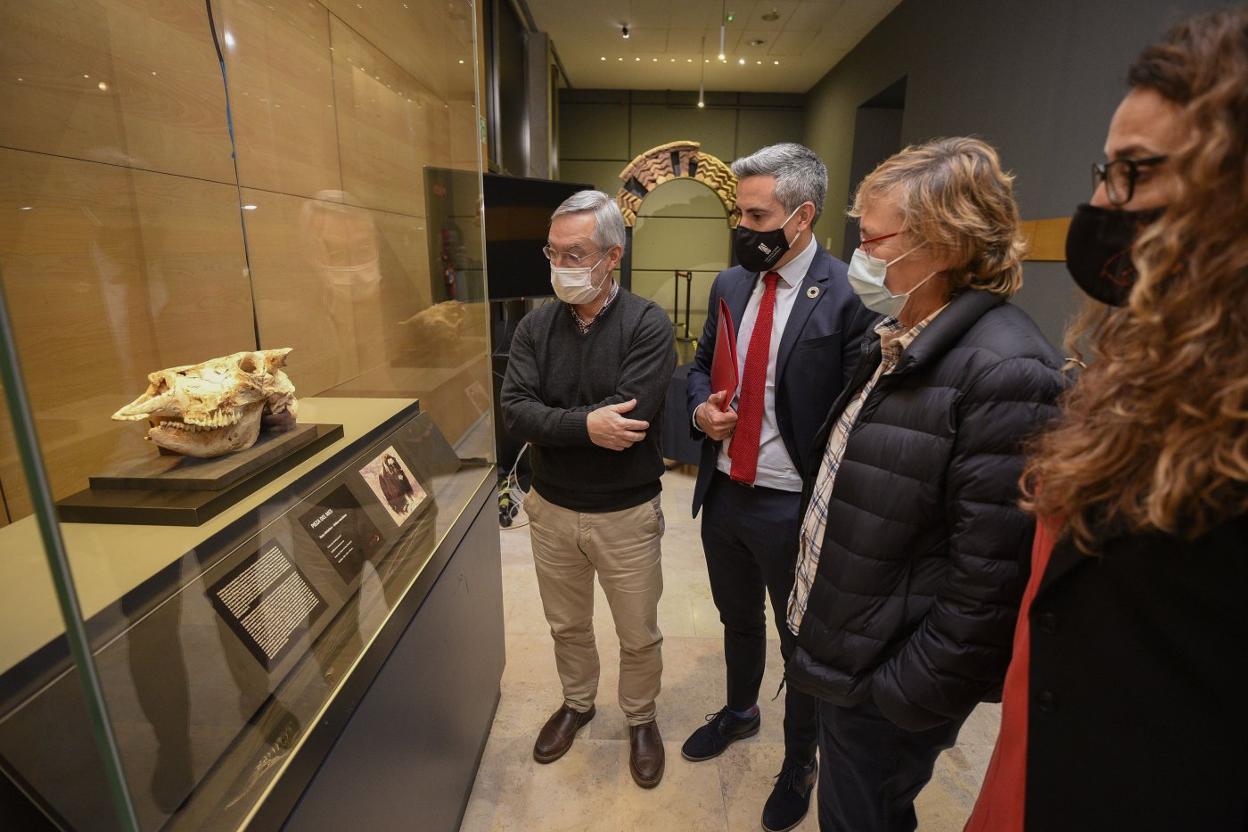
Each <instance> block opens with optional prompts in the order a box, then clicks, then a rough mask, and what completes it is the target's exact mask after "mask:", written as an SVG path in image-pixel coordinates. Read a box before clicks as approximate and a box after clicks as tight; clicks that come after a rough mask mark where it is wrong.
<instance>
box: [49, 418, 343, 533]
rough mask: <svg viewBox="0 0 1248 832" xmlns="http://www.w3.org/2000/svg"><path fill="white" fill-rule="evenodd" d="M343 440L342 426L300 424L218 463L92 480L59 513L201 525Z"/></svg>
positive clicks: (145, 468) (134, 469) (150, 462)
mask: <svg viewBox="0 0 1248 832" xmlns="http://www.w3.org/2000/svg"><path fill="white" fill-rule="evenodd" d="M342 437H343V432H342V425H300V426H299V427H297V428H296V429H295V430H292V431H289V432H287V433H283V434H271V435H269V436H265V437H262V438H261V440H260V441H258V442H257V443H256V444H255V445H253V446H252V447H251V448H248V449H247V450H246V451H240V452H239V453H237V454H231V455H230V456H225V457H219V458H217V459H205V460H191V459H187V458H186V457H173V456H159V457H155V458H150V459H146V460H143V461H141V462H138V463H135V464H134V465H132V466H129V467H126V468H124V469H121V470H118V471H114V472H110V473H108V474H103V475H100V476H95V477H91V479H90V482H91V487H90V488H87V489H84V490H82V491H79V492H78V493H77V494H71V495H70V496H68V497H66V498H65V499H63V500H61V501H60V502H58V503H57V504H56V508H57V514H58V515H59V517H60V519H61V521H62V522H64V523H126V524H130V523H133V524H139V525H149V526H199V525H201V524H203V523H204V522H205V521H207V520H209V519H210V518H212V517H215V516H216V515H218V514H220V513H221V512H222V511H225V510H226V509H227V508H229V507H230V506H232V505H235V504H237V503H238V501H239V500H241V499H242V498H243V497H246V496H247V495H248V494H250V493H252V492H253V491H255V490H256V489H257V488H260V487H261V486H262V485H264V484H265V483H267V482H270V481H271V480H273V479H274V478H275V477H278V476H280V475H281V474H283V473H285V472H286V471H289V470H290V469H291V468H293V467H294V466H295V465H298V464H299V463H300V462H302V461H303V460H305V459H307V458H308V457H310V456H312V455H313V454H315V453H316V452H317V451H319V450H321V449H322V448H324V447H326V446H328V445H330V444H332V443H334V442H336V441H338V440H339V439H341V438H342Z"/></svg>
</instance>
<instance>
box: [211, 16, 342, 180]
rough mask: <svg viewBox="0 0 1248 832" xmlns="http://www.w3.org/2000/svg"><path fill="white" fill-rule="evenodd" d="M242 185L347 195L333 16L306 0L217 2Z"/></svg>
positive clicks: (239, 176)
mask: <svg viewBox="0 0 1248 832" xmlns="http://www.w3.org/2000/svg"><path fill="white" fill-rule="evenodd" d="M214 6H215V8H216V9H217V12H216V16H217V22H218V27H219V28H220V29H221V30H222V31H223V32H224V31H228V32H230V39H229V43H228V44H227V45H226V48H225V58H226V67H227V69H228V73H229V79H230V110H231V112H232V114H233V121H234V137H235V141H236V142H237V143H238V178H239V181H240V184H242V185H244V186H246V187H252V188H263V189H265V190H269V191H278V192H281V193H288V194H298V195H300V196H316V195H317V194H318V193H322V192H324V191H328V190H340V189H341V188H342V177H341V174H340V172H339V167H338V129H337V124H336V121H337V119H336V114H335V112H334V83H333V66H332V54H333V53H332V52H331V51H330V49H329V13H328V12H327V11H326V10H325V7H324V6H321V5H320V4H317V3H310V2H308V1H307V0H273V2H266V3H262V2H258V0H216V2H215V3H214Z"/></svg>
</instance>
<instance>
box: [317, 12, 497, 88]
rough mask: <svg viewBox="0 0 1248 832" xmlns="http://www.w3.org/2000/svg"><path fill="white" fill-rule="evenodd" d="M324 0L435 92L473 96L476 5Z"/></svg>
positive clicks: (339, 15) (352, 26)
mask: <svg viewBox="0 0 1248 832" xmlns="http://www.w3.org/2000/svg"><path fill="white" fill-rule="evenodd" d="M322 2H323V3H324V5H325V6H326V7H327V8H328V9H329V10H330V12H332V13H333V14H334V15H335V16H336V17H338V18H339V19H340V20H341V21H342V22H343V23H345V24H346V25H347V26H349V27H350V28H351V29H352V30H354V31H355V32H356V33H358V35H359V36H360V37H361V38H362V39H364V40H366V41H368V42H369V43H370V44H372V46H373V48H374V49H376V50H378V51H379V52H382V53H384V54H385V55H386V56H388V57H389V58H390V59H392V60H393V61H395V62H396V63H397V64H398V65H399V67H401V68H402V70H403V71H404V73H406V74H407V75H408V76H410V77H411V78H413V79H414V80H415V81H416V82H417V83H419V84H420V85H422V86H423V87H424V88H425V89H427V90H429V91H430V92H431V93H433V94H434V95H436V96H438V97H439V98H441V99H443V100H449V99H459V100H471V99H472V85H473V80H474V79H473V72H472V69H473V66H472V61H473V54H472V9H471V7H470V6H469V5H468V3H467V2H466V0H403V2H390V3H386V4H381V5H379V4H377V3H367V4H361V3H358V2H357V0H322ZM366 66H367V64H366Z"/></svg>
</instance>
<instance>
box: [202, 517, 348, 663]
mask: <svg viewBox="0 0 1248 832" xmlns="http://www.w3.org/2000/svg"><path fill="white" fill-rule="evenodd" d="M208 596H209V598H210V599H211V600H212V606H213V607H214V608H215V609H216V611H217V613H218V614H219V615H220V616H221V617H222V618H223V619H225V623H226V624H228V625H229V627H230V629H231V630H233V631H234V634H235V635H237V636H238V637H239V639H240V640H241V641H242V642H243V644H245V645H246V646H247V649H248V650H250V651H251V654H252V655H253V656H255V657H256V659H257V660H258V661H259V662H260V663H261V664H262V665H264V667H265V669H267V670H272V669H273V667H274V666H275V665H276V664H277V663H278V662H279V661H280V660H281V659H282V657H283V656H285V655H286V653H287V652H289V651H290V649H291V647H293V646H294V644H295V641H296V639H297V637H298V635H299V634H300V633H302V632H304V631H305V630H307V629H308V628H309V627H310V626H311V625H312V624H313V622H315V621H316V619H317V618H319V617H320V615H321V613H323V612H325V610H326V609H327V608H328V605H327V604H326V603H325V599H324V598H322V597H321V596H320V595H319V594H318V593H317V591H316V590H315V589H313V588H312V585H311V584H310V583H309V582H308V579H307V578H306V577H304V574H303V573H302V572H300V571H299V567H297V566H295V564H294V563H293V562H292V561H291V559H290V557H289V556H288V555H287V554H286V552H285V551H284V550H283V549H282V547H281V546H280V545H279V544H278V543H277V542H275V541H269V542H267V543H263V544H261V546H260V548H259V549H257V550H256V551H255V552H253V553H252V554H251V555H249V556H247V557H246V558H244V559H243V562H242V563H240V564H238V565H237V566H235V567H234V568H233V569H231V570H230V571H229V572H227V573H226V575H225V577H224V578H222V579H221V580H220V581H218V582H217V583H215V584H213V585H212V586H211V587H210V588H209V589H208Z"/></svg>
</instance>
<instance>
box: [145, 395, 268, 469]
mask: <svg viewBox="0 0 1248 832" xmlns="http://www.w3.org/2000/svg"><path fill="white" fill-rule="evenodd" d="M262 405H263V403H262V402H256V403H255V404H254V405H252V406H250V407H248V408H247V409H246V411H245V412H244V413H243V417H242V419H240V420H239V422H238V424H236V425H227V426H226V427H223V428H216V429H214V430H205V431H190V430H186V429H185V428H181V427H175V426H174V425H175V424H178V423H174V422H169V421H165V422H161V424H159V425H157V426H156V427H154V428H152V429H151V430H149V431H148V432H147V438H148V439H150V440H151V441H152V442H154V443H155V444H156V445H157V446H159V447H160V449H161V451H162V453H163V452H171V453H175V454H181V455H182V456H189V457H194V458H196V459H212V458H214V457H218V456H225V455H226V454H232V453H234V452H236V451H241V450H244V449H246V448H250V447H251V446H252V445H254V444H256V439H257V438H259V436H260V414H261V411H262V409H263V407H262Z"/></svg>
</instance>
